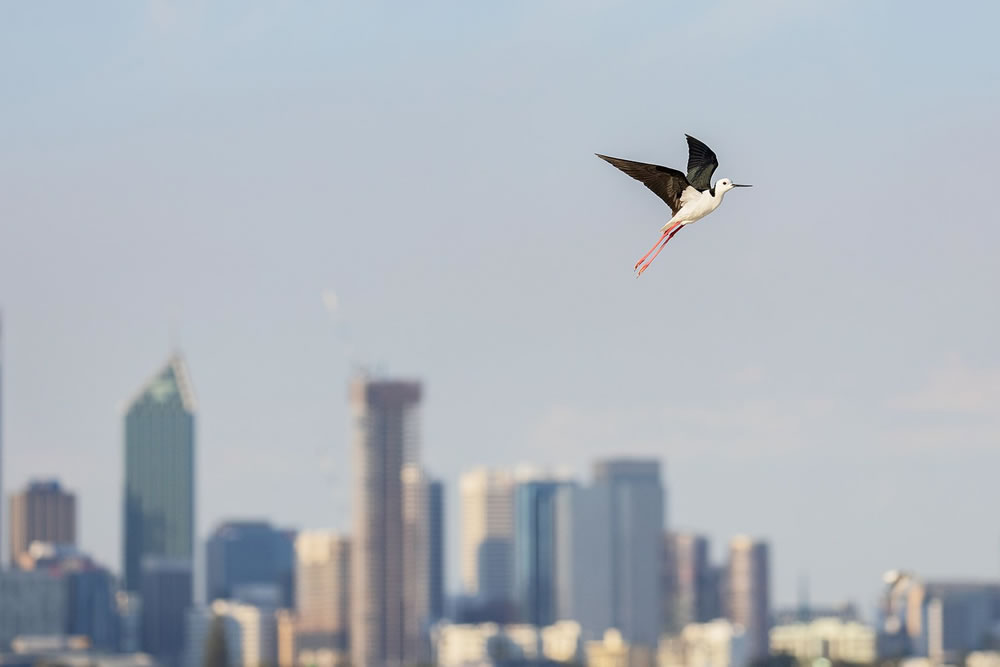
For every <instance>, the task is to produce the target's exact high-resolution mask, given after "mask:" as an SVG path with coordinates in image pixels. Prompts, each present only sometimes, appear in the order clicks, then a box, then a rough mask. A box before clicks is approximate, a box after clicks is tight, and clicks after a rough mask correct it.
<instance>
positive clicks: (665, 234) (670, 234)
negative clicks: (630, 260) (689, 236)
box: [635, 223, 684, 278]
mask: <svg viewBox="0 0 1000 667" xmlns="http://www.w3.org/2000/svg"><path fill="white" fill-rule="evenodd" d="M683 228H684V225H682V224H680V223H677V224H676V225H675V226H674V228H673V229H668V230H667V231H665V232H663V236H661V237H660V239H661V240H660V241H657V243H658V244H659V246H660V247H659V248H657V250H656V252H655V253H654V254H653V256H652V257H650V258H649V261H647V262H646V263H645V264H643V265H642V268H641V269H639V273H637V274H636V276H635V277H636V278H638V277H639V276H641V275H642V274H643V272H644V271H645V270H646V269H648V268H649V265H650V264H652V263H653V260H654V259H656V256H657V255H659V254H660V252H662V251H663V249H664V248H665V247H667V243H668V242H669V241H670V239H672V238H674V236H676V235H677V232H679V231H681V230H682V229H683ZM653 247H654V248H656V246H655V245H654V246H653ZM649 252H653V251H652V250H650V251H649ZM649 252H647V253H646V254H647V255H648V254H649ZM642 259H646V258H645V257H643V258H642ZM642 259H640V260H639V262H640V263H641V262H642ZM636 266H639V265H638V264H636Z"/></svg>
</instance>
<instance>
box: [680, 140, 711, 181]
mask: <svg viewBox="0 0 1000 667" xmlns="http://www.w3.org/2000/svg"><path fill="white" fill-rule="evenodd" d="M684 136H685V137H687V140H688V173H687V179H688V181H689V182H690V183H691V185H692V186H694V187H695V188H697V189H698V190H702V191H704V190H708V189H709V188H711V187H712V174H714V173H715V170H716V168H718V166H719V159H718V158H717V157H715V153H713V152H712V149H711V148H709V147H708V146H706V145H705V144H703V143H701V142H700V141H698V140H697V139H695V138H694V137H692V136H691V135H690V134H685V135H684Z"/></svg>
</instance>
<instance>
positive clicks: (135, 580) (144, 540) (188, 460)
mask: <svg viewBox="0 0 1000 667" xmlns="http://www.w3.org/2000/svg"><path fill="white" fill-rule="evenodd" d="M194 421H195V400H194V393H193V391H192V389H191V382H190V379H189V377H188V372H187V367H186V366H185V364H184V362H183V360H182V359H181V358H180V357H179V356H177V355H174V356H172V357H171V358H170V360H169V361H168V362H167V364H166V365H165V366H164V367H163V368H162V369H161V370H160V371H159V372H158V373H156V375H154V376H153V378H151V379H150V380H149V381H148V382H147V383H146V384H145V385H144V386H143V387H142V388H141V389H140V390H139V392H138V394H137V395H136V396H135V397H134V398H133V399H132V400H131V401H130V402H129V404H128V406H127V408H126V411H125V490H124V494H123V499H124V505H125V507H124V512H123V516H124V526H123V531H122V533H123V540H122V543H123V545H124V553H123V555H122V565H123V568H124V587H125V590H128V591H138V590H139V588H140V585H141V581H142V562H143V558H144V557H146V556H157V557H164V558H172V559H182V560H186V561H188V562H193V560H194V522H195V511H194V488H195V476H194V462H195V432H194ZM188 596H189V597H190V592H189V593H188Z"/></svg>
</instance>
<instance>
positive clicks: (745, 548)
mask: <svg viewBox="0 0 1000 667" xmlns="http://www.w3.org/2000/svg"><path fill="white" fill-rule="evenodd" d="M770 586H771V581H770V564H769V554H768V546H767V544H766V543H764V542H761V541H758V540H754V539H751V538H749V537H745V536H740V537H736V538H734V539H733V540H732V541H731V542H730V543H729V559H728V562H727V564H726V581H725V614H726V617H727V618H728V619H729V620H730V621H732V622H733V623H735V624H737V625H740V626H742V627H743V628H745V629H746V638H747V656H748V658H749V660H751V661H752V660H756V659H758V658H763V657H766V656H767V655H768V646H769V635H768V632H769V630H770V622H771V621H770V614H771V602H770V600H771V598H770Z"/></svg>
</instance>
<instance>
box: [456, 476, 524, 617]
mask: <svg viewBox="0 0 1000 667" xmlns="http://www.w3.org/2000/svg"><path fill="white" fill-rule="evenodd" d="M459 485H460V494H461V505H460V507H461V513H462V516H461V522H462V535H461V562H460V569H461V572H460V574H461V580H462V591H463V592H464V593H465V594H466V595H468V596H473V597H475V598H476V599H477V600H478V601H480V602H481V603H483V604H490V603H499V604H501V605H502V604H504V603H508V602H510V601H512V600H513V597H514V560H513V541H514V478H513V475H511V474H510V473H509V472H507V471H505V470H489V469H486V468H479V469H477V470H473V471H471V472H467V473H465V474H464V475H462V477H461V480H460V482H459Z"/></svg>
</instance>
